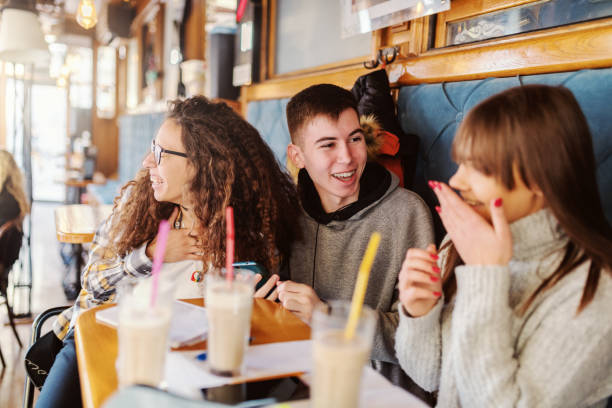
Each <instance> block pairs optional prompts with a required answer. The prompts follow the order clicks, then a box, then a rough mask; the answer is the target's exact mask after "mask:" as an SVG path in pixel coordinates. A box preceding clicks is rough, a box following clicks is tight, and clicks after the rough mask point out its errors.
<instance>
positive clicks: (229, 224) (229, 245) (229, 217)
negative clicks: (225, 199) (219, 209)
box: [225, 206, 234, 283]
mask: <svg viewBox="0 0 612 408" xmlns="http://www.w3.org/2000/svg"><path fill="white" fill-rule="evenodd" d="M225 224H226V229H225V237H226V241H225V251H226V253H225V270H226V271H227V274H226V277H227V281H228V282H229V283H231V282H232V281H233V280H234V209H233V208H232V207H230V206H228V207H227V208H226V209H225Z"/></svg>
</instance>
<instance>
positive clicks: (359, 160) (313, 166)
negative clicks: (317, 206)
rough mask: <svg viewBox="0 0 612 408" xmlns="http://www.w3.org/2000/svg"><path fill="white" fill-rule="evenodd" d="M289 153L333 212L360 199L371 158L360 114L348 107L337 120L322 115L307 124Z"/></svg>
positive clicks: (322, 201) (324, 205)
mask: <svg viewBox="0 0 612 408" xmlns="http://www.w3.org/2000/svg"><path fill="white" fill-rule="evenodd" d="M287 154H288V156H289V157H290V158H291V159H292V160H293V162H294V163H295V164H296V165H297V166H298V167H299V168H305V169H306V171H307V172H308V175H309V176H310V178H311V179H312V181H313V183H314V185H315V188H316V189H317V192H318V193H319V198H320V199H321V204H322V206H323V209H324V210H325V211H326V212H328V213H330V212H334V211H336V210H338V209H339V208H342V207H344V206H346V205H348V204H351V203H353V202H355V201H357V199H358V198H359V181H360V180H361V175H362V174H363V170H364V168H365V165H366V161H367V149H366V143H365V139H364V135H363V132H362V130H361V126H360V124H359V117H358V116H357V112H355V110H353V109H350V108H349V109H346V110H345V111H344V112H342V113H341V114H340V116H339V117H338V120H337V121H334V120H333V119H332V118H330V117H328V116H325V115H318V116H316V117H315V118H314V119H312V120H311V121H310V122H308V123H307V124H305V125H304V126H303V127H302V128H301V129H299V133H298V135H297V138H296V144H290V145H289V146H288V148H287Z"/></svg>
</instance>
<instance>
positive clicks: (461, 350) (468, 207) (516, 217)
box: [395, 85, 612, 407]
mask: <svg viewBox="0 0 612 408" xmlns="http://www.w3.org/2000/svg"><path fill="white" fill-rule="evenodd" d="M453 158H454V160H455V161H456V162H457V163H458V164H459V168H458V170H457V172H456V173H455V174H454V175H453V177H451V179H450V181H449V184H450V187H452V188H453V189H455V190H456V191H458V193H459V194H456V193H455V192H454V191H453V190H452V189H451V188H449V186H447V185H446V184H444V183H441V182H435V181H432V182H430V186H431V187H432V188H433V190H434V192H435V193H436V195H437V197H438V200H439V202H440V206H439V207H437V208H436V210H437V211H438V213H439V214H440V217H441V219H442V222H443V223H444V226H445V227H446V230H447V232H448V236H447V237H446V239H445V240H444V242H443V244H442V246H441V249H440V251H439V253H438V251H437V250H436V248H435V246H434V245H433V244H432V245H430V246H429V247H428V248H427V250H421V249H410V250H408V252H407V254H406V258H405V261H404V263H403V265H402V269H401V272H400V278H399V290H400V300H401V303H402V305H403V307H402V308H401V310H400V324H399V327H398V330H397V333H396V346H395V347H396V352H397V355H398V358H399V361H400V363H401V366H402V368H403V369H404V370H405V371H406V373H407V374H408V375H409V376H410V377H412V379H413V380H414V381H416V382H417V383H418V384H419V385H420V386H421V387H423V388H424V389H425V390H427V391H436V392H437V397H438V406H440V407H459V406H462V407H604V406H605V405H606V400H607V398H608V397H609V396H610V395H612V318H611V313H612V228H611V227H610V224H609V223H608V221H607V220H606V218H605V216H604V212H603V209H602V206H601V203H600V198H599V193H598V190H597V181H596V177H595V163H596V162H595V157H594V155H593V145H592V140H591V136H590V133H589V129H588V125H587V123H586V119H585V117H584V115H583V113H582V111H581V110H580V107H579V105H578V103H577V102H576V99H575V98H574V96H573V95H572V93H571V92H570V91H569V90H567V89H565V88H562V87H549V86H543V85H529V86H523V87H518V88H512V89H509V90H507V91H505V92H502V93H500V94H498V95H495V96H493V97H491V98H489V99H487V100H485V101H483V102H481V103H480V104H479V105H478V106H476V107H475V108H474V109H473V110H472V111H471V112H470V113H469V114H468V115H467V116H466V118H465V120H464V121H463V123H462V124H461V126H460V128H459V130H458V132H457V135H456V137H455V140H454V142H453Z"/></svg>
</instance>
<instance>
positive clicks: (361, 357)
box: [311, 301, 377, 408]
mask: <svg viewBox="0 0 612 408" xmlns="http://www.w3.org/2000/svg"><path fill="white" fill-rule="evenodd" d="M329 306H330V307H327V306H321V307H318V308H316V309H315V311H314V314H313V319H312V339H313V342H312V357H313V373H312V374H313V379H312V384H311V385H312V388H311V406H312V407H314V408H326V407H334V408H356V407H358V406H359V394H360V385H361V375H362V372H363V366H364V365H365V364H366V362H367V361H368V360H369V358H370V351H371V349H372V340H373V338H374V330H375V328H376V317H377V316H376V313H375V312H374V311H373V310H372V309H370V308H369V307H367V306H365V305H364V306H363V309H362V311H361V316H360V317H359V321H358V324H357V329H356V331H355V333H354V335H353V337H352V338H350V339H347V338H346V337H345V333H344V332H345V327H346V323H347V319H348V315H349V311H350V303H349V302H345V301H332V302H329Z"/></svg>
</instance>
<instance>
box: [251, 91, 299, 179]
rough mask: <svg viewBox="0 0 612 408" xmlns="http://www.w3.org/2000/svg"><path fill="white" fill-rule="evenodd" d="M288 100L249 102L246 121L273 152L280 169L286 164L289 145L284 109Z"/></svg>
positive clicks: (289, 138) (289, 139)
mask: <svg viewBox="0 0 612 408" xmlns="http://www.w3.org/2000/svg"><path fill="white" fill-rule="evenodd" d="M287 103H289V98H285V99H270V100H264V101H257V102H251V103H249V106H248V114H247V120H248V121H249V123H250V124H251V125H253V126H254V127H255V128H256V129H257V130H258V131H259V134H260V135H261V137H262V138H263V139H264V140H265V141H266V143H267V144H268V146H270V148H271V149H272V151H273V152H274V155H275V156H276V160H278V162H279V164H280V165H281V167H282V168H284V167H285V166H286V164H287V145H289V143H291V137H290V136H289V127H288V126H287V117H286V115H285V109H286V108H287Z"/></svg>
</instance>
